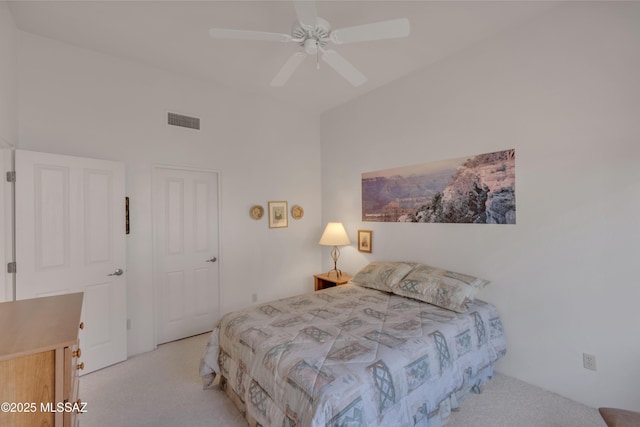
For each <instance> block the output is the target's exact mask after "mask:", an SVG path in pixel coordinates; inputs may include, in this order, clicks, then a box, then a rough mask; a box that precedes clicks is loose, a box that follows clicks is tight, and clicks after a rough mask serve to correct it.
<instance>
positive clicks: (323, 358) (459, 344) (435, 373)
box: [200, 284, 506, 426]
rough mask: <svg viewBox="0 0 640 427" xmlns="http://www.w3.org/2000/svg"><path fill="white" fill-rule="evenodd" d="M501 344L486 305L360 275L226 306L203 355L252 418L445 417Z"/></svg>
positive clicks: (308, 422) (330, 422) (322, 422)
mask: <svg viewBox="0 0 640 427" xmlns="http://www.w3.org/2000/svg"><path fill="white" fill-rule="evenodd" d="M505 352H506V343H505V337H504V330H503V326H502V322H501V320H500V317H499V315H498V313H497V311H496V309H495V307H494V306H492V305H491V304H488V303H486V302H483V301H480V300H475V301H474V302H473V303H471V304H470V307H469V310H468V311H467V312H466V313H464V314H459V313H454V312H452V311H448V310H445V309H442V308H439V307H436V306H433V305H430V304H427V303H424V302H421V301H417V300H413V299H409V298H405V297H402V296H398V295H394V294H389V293H386V292H382V291H378V290H374V289H368V288H364V287H360V286H357V285H352V284H348V285H344V286H337V287H333V288H329V289H325V290H323V291H319V292H314V293H310V294H305V295H299V296H295V297H291V298H285V299H281V300H277V301H272V302H268V303H264V304H259V305H257V306H254V307H250V308H247V309H244V310H239V311H235V312H232V313H229V314H226V315H225V316H223V317H222V318H221V319H220V321H219V322H218V323H217V324H216V325H215V328H214V330H213V332H212V333H211V337H210V340H209V342H208V344H207V347H206V349H205V352H204V355H203V357H202V360H201V364H200V375H201V377H202V378H203V381H204V382H205V385H211V384H212V382H213V380H214V378H215V377H216V376H218V375H220V376H222V381H221V384H222V385H223V387H224V388H225V389H226V391H227V394H229V396H230V397H231V398H232V400H233V401H234V403H235V404H236V406H238V407H239V408H240V409H241V410H242V411H243V413H244V414H245V417H246V418H247V421H248V422H249V424H250V425H251V426H275V425H277V426H414V425H423V426H441V425H443V424H444V423H445V422H446V419H447V417H448V416H449V413H450V410H451V409H452V408H455V407H456V406H457V403H458V401H459V400H460V399H461V398H463V397H465V396H466V395H467V394H468V393H469V392H470V391H472V390H475V391H477V390H478V389H479V388H480V386H481V384H482V383H483V382H484V381H486V380H488V379H489V378H490V377H491V375H492V373H493V364H494V363H495V362H496V361H497V360H498V359H499V358H500V357H502V356H503V355H504V354H505Z"/></svg>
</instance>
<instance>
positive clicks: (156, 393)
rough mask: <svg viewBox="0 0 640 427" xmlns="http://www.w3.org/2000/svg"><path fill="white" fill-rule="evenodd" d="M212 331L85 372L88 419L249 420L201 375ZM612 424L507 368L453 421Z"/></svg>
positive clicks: (159, 425)
mask: <svg viewBox="0 0 640 427" xmlns="http://www.w3.org/2000/svg"><path fill="white" fill-rule="evenodd" d="M206 340H207V335H199V336H196V337H192V338H187V339H184V340H181V341H176V342H173V343H169V344H165V345H162V346H160V347H159V348H158V349H157V350H155V351H152V352H149V353H145V354H142V355H138V356H135V357H132V358H130V359H129V360H127V361H126V362H123V363H120V364H118V365H114V366H111V367H109V368H106V369H103V370H101V371H97V372H93V373H91V374H87V375H84V376H83V377H81V379H80V397H81V398H82V400H83V401H84V402H87V408H86V409H87V411H88V412H87V413H85V414H82V415H81V416H80V425H81V426H82V427H115V426H118V427H120V426H122V427H138V426H154V427H177V426H180V427H203V426H214V427H246V426H247V423H246V422H245V421H244V418H242V416H241V415H240V413H239V412H238V410H237V409H236V408H235V406H233V404H232V403H231V401H230V400H229V399H228V398H227V396H226V395H225V394H224V392H222V391H220V390H219V389H217V388H215V389H211V390H203V389H202V385H201V383H200V379H199V377H198V365H199V362H200V355H201V353H202V350H203V349H204V346H205V343H206ZM513 426H517V427H606V426H605V424H604V422H603V421H602V418H600V415H599V414H598V411H597V410H596V409H594V408H589V407H587V406H584V405H581V404H579V403H576V402H574V401H572V400H569V399H566V398H564V397H561V396H558V395H557V394H553V393H549V392H546V391H544V390H542V389H540V388H538V387H534V386H532V385H529V384H527V383H524V382H522V381H518V380H516V379H514V378H511V377H508V376H505V375H496V376H495V377H494V378H493V379H492V380H491V381H490V382H489V383H488V384H487V385H485V387H484V391H483V393H482V394H480V395H473V396H472V397H471V398H469V399H467V400H465V401H464V402H462V404H461V408H460V410H458V411H456V412H454V413H453V414H452V416H451V418H450V419H449V422H448V424H447V427H513Z"/></svg>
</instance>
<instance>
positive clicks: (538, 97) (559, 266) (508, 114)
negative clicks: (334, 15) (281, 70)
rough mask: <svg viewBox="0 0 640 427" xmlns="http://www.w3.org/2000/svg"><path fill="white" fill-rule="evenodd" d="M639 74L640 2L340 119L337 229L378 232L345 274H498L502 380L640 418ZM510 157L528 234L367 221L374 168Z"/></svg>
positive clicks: (506, 44)
mask: <svg viewBox="0 0 640 427" xmlns="http://www.w3.org/2000/svg"><path fill="white" fill-rule="evenodd" d="M639 76H640V4H638V3H623V2H621V3H609V2H606V3H605V2H602V3H593V2H580V3H577V2H576V3H572V4H569V5H568V6H563V7H561V8H558V9H556V10H553V11H551V12H550V13H548V14H547V15H544V16H542V17H540V18H538V19H537V20H536V21H532V22H530V23H529V24H527V25H525V26H521V27H520V28H518V29H513V30H512V31H511V32H510V33H508V34H504V35H502V36H499V37H497V38H495V39H493V40H490V41H487V42H484V43H482V44H481V45H478V46H476V47H474V48H473V49H469V50H466V51H465V52H461V53H459V54H457V55H455V56H453V57H450V58H447V59H446V60H444V61H442V62H440V63H438V64H436V65H434V66H432V67H430V68H429V69H426V70H422V71H420V72H418V73H415V74H413V75H411V76H409V77H407V78H404V79H401V80H398V81H396V82H394V83H393V84H390V85H387V86H385V87H383V88H381V89H379V90H377V91H374V92H372V93H370V94H369V95H367V96H364V97H362V98H360V99H358V100H355V101H353V102H351V103H349V104H347V105H344V106H342V107H340V108H337V109H334V110H332V111H330V112H328V113H326V114H324V115H323V117H322V120H321V139H322V159H323V161H322V213H323V220H324V221H329V220H341V221H343V222H344V223H345V226H346V228H347V230H348V232H349V233H350V236H351V238H352V240H353V241H356V239H357V236H356V230H357V229H371V230H373V253H372V254H370V255H369V254H367V255H365V254H362V253H359V252H357V250H356V249H355V247H354V246H352V247H347V248H345V249H344V250H343V251H342V258H341V263H342V264H341V265H342V267H343V268H344V270H346V271H349V272H351V273H355V272H356V271H357V270H358V269H359V268H361V267H363V266H364V265H365V264H366V263H367V262H369V261H371V260H396V259H406V260H415V261H422V262H426V263H430V264H433V265H437V266H442V267H446V268H450V269H452V270H455V271H460V272H466V273H470V274H474V275H477V276H480V277H484V278H487V279H490V280H491V281H492V283H491V284H489V285H488V287H487V288H485V290H483V291H482V293H481V295H480V297H481V298H482V299H486V300H488V301H490V302H492V303H494V304H495V305H496V306H497V308H498V310H499V311H500V313H501V315H502V317H503V321H504V325H505V329H506V333H507V339H508V354H507V356H506V357H505V358H504V359H503V360H502V361H501V362H499V363H498V364H497V369H498V370H499V371H501V372H503V373H506V374H508V375H512V376H514V377H517V378H520V379H522V380H524V381H527V382H530V383H533V384H537V385H539V386H541V387H543V388H546V389H548V390H552V391H555V392H558V393H560V394H563V395H565V396H568V397H570V398H573V399H575V400H578V401H580V402H583V403H586V404H588V405H592V406H617V407H623V408H628V409H633V410H640V368H639V365H638V364H639V362H640V339H638V330H637V325H638V317H637V314H636V313H637V311H638V309H637V304H638V301H640V283H639V281H638V273H637V265H638V259H639V258H640V257H639V255H640V227H638V213H639V212H640V197H638V195H639V194H640V167H639V166H638V161H639V160H640V119H639V118H640V102H639V100H640V78H639ZM508 148H515V150H516V203H517V224H516V225H512V226H508V225H463V224H389V223H371V222H367V223H363V222H361V181H360V174H361V173H362V172H367V171H374V170H379V169H386V168H390V167H396V166H404V165H412V164H417V163H426V162H429V161H435V160H442V159H450V158H456V157H463V156H467V155H474V154H480V153H486V152H492V151H497V150H502V149H508ZM323 257H324V263H325V264H326V265H328V263H329V260H328V254H326V253H324V252H323ZM583 352H586V353H590V354H593V355H595V356H596V358H597V371H596V372H592V371H588V370H585V369H584V368H583V367H582V353H583Z"/></svg>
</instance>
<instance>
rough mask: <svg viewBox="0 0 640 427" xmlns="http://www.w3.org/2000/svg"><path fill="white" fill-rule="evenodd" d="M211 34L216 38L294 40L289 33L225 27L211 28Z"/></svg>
mask: <svg viewBox="0 0 640 427" xmlns="http://www.w3.org/2000/svg"><path fill="white" fill-rule="evenodd" d="M209 35H210V36H211V37H213V38H214V39H237V40H261V41H268V42H290V41H291V40H292V37H291V36H290V35H289V34H280V33H265V32H262V31H246V30H228V29H225V28H212V29H210V30H209Z"/></svg>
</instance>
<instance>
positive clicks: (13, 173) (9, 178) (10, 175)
mask: <svg viewBox="0 0 640 427" xmlns="http://www.w3.org/2000/svg"><path fill="white" fill-rule="evenodd" d="M7 182H16V171H8V172H7Z"/></svg>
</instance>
